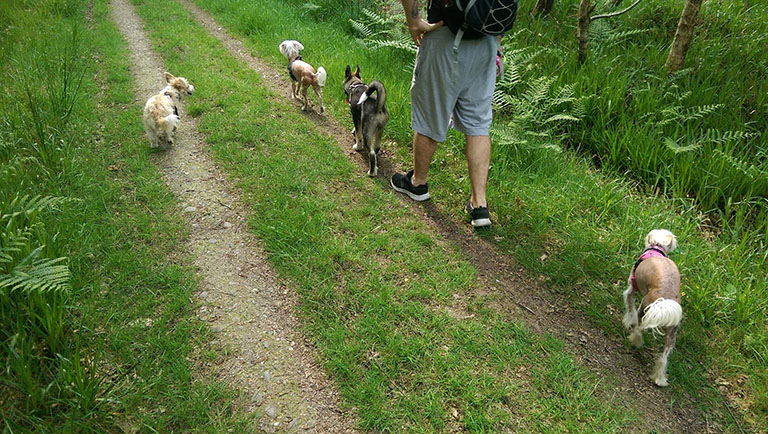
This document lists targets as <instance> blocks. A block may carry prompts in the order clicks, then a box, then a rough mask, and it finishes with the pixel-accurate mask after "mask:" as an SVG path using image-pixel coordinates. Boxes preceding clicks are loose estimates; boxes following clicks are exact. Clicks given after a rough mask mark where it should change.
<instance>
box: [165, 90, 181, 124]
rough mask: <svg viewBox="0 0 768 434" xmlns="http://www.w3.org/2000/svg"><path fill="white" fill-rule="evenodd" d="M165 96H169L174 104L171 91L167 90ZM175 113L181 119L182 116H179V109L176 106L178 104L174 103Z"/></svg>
mask: <svg viewBox="0 0 768 434" xmlns="http://www.w3.org/2000/svg"><path fill="white" fill-rule="evenodd" d="M165 96H167V97H168V99H170V100H171V103H172V104H173V97H172V96H171V94H170V93H168V92H166V93H165ZM173 114H175V115H176V117H178V118H179V119H181V116H179V109H178V108H177V107H176V104H173Z"/></svg>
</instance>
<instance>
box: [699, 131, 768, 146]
mask: <svg viewBox="0 0 768 434" xmlns="http://www.w3.org/2000/svg"><path fill="white" fill-rule="evenodd" d="M757 136H758V134H756V133H750V132H747V131H720V130H714V129H708V130H707V132H706V133H704V134H703V135H702V136H701V137H699V138H697V139H696V140H695V141H694V142H695V143H696V144H699V145H703V144H712V145H724V144H726V143H729V142H732V141H743V140H748V139H752V138H755V137H757Z"/></svg>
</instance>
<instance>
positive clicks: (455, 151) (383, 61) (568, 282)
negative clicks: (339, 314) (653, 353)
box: [196, 0, 768, 431]
mask: <svg viewBox="0 0 768 434" xmlns="http://www.w3.org/2000/svg"><path fill="white" fill-rule="evenodd" d="M196 3H198V4H199V5H201V6H202V7H204V8H206V9H207V10H208V11H209V12H211V13H212V14H214V16H215V17H216V18H217V20H219V22H220V23H222V24H223V25H225V26H226V27H227V28H228V29H230V31H231V32H232V33H233V34H236V35H238V36H239V37H241V38H242V39H243V40H244V41H245V43H246V46H247V47H251V49H252V50H253V51H254V52H255V53H257V55H258V56H260V57H262V58H264V59H266V60H267V61H269V62H270V63H272V64H273V65H275V66H276V67H279V68H280V69H283V68H284V65H285V59H284V58H283V57H282V55H281V54H280V53H279V51H278V50H277V44H279V42H280V41H281V40H283V39H289V38H291V39H299V40H300V41H301V42H302V43H303V44H304V45H305V47H306V50H305V52H304V54H306V56H305V59H307V60H308V61H310V63H312V64H314V65H316V66H317V65H323V66H324V67H325V68H326V69H327V70H328V72H329V79H328V84H327V86H326V90H325V95H324V102H325V103H326V107H327V108H328V112H329V115H332V116H334V117H335V118H337V119H339V120H341V121H343V122H349V113H348V109H347V107H346V105H345V104H343V102H342V101H343V93H342V92H341V77H342V72H341V71H343V69H344V66H345V65H346V64H353V65H354V64H360V65H361V68H362V71H363V78H365V79H372V78H376V79H380V80H382V81H383V82H384V83H385V84H386V85H387V96H388V108H389V112H390V124H389V125H388V126H387V134H388V136H389V138H390V139H392V140H394V142H395V143H393V142H389V143H388V144H387V145H386V146H389V149H390V150H392V151H394V152H395V157H396V160H397V162H399V163H400V164H401V165H402V166H403V167H407V166H409V165H410V164H411V163H410V155H409V152H410V151H409V143H408V142H409V137H410V131H409V129H408V126H407V125H408V118H409V114H410V112H409V110H410V109H409V105H408V101H409V96H408V84H409V82H410V74H411V72H410V68H409V65H408V64H409V60H408V59H406V58H405V57H403V56H402V54H401V53H396V52H392V51H391V50H387V49H383V50H374V49H371V48H368V47H366V46H364V45H363V44H361V43H360V42H359V41H357V40H356V39H355V38H354V37H353V36H352V35H350V34H349V33H348V32H347V30H346V29H345V28H343V27H342V26H340V25H339V24H338V23H337V21H338V20H333V19H331V20H328V21H325V22H318V21H316V20H314V19H313V18H312V16H311V15H312V14H309V13H302V12H297V10H296V8H295V5H291V4H289V3H287V2H281V1H277V0H263V1H260V2H258V3H247V4H245V3H242V2H237V1H235V0H196ZM523 12H525V11H523ZM521 17H522V18H521V19H522V20H524V21H523V22H522V23H521V25H531V26H536V27H537V28H539V27H541V26H546V24H541V23H538V22H534V23H526V22H525V20H527V18H526V17H525V16H521ZM523 67H524V66H523ZM462 154H463V149H462V144H461V142H460V141H459V140H458V139H457V136H455V135H454V136H452V137H451V138H450V139H449V140H448V141H447V142H446V143H444V144H443V145H442V146H441V147H439V148H438V151H437V153H436V155H435V159H434V160H433V164H432V167H431V168H430V184H431V187H432V188H431V189H430V190H431V194H432V197H433V199H432V200H433V201H435V202H436V203H438V204H439V206H440V208H441V209H443V210H445V211H446V212H449V213H454V215H455V217H456V218H457V219H461V218H462V216H461V215H460V213H461V210H462V209H463V205H464V203H465V201H466V198H467V196H468V191H469V182H468V179H467V178H466V176H465V175H464V174H465V173H466V168H465V164H466V163H465V161H464V157H463V155H462ZM491 161H492V165H491V171H490V175H489V177H490V179H489V203H490V205H491V211H492V213H493V217H494V220H495V221H496V223H497V224H496V225H495V227H494V229H493V230H492V231H490V232H489V233H488V237H489V238H490V239H491V240H493V241H494V242H495V243H496V244H497V246H498V247H499V248H501V249H502V250H503V251H507V252H509V253H510V254H514V256H515V258H517V259H518V260H519V261H520V262H521V263H523V264H524V265H525V266H526V267H527V268H528V269H529V270H530V271H531V272H532V273H534V274H540V275H542V276H545V277H546V278H547V279H548V280H549V281H550V282H551V283H552V288H553V289H554V290H556V291H562V292H563V293H565V294H569V295H573V300H574V303H576V304H577V305H579V306H581V307H582V308H583V309H584V310H585V311H586V312H587V314H588V315H589V316H590V318H591V319H592V320H593V321H594V322H595V323H597V324H599V325H600V326H601V327H603V328H604V329H605V330H606V331H607V332H608V333H611V334H614V335H617V334H622V333H623V331H622V327H621V323H620V320H621V309H622V303H621V301H620V294H621V292H622V291H623V290H624V286H625V284H626V283H625V282H626V275H627V273H628V272H629V270H630V268H631V266H632V264H633V262H634V260H635V258H636V256H637V255H638V254H639V252H640V251H641V249H642V237H644V235H645V234H646V233H647V231H648V230H650V229H652V228H656V227H666V228H669V229H672V230H673V231H674V232H675V233H676V234H677V235H678V239H679V240H680V248H679V249H678V251H676V252H675V253H674V254H673V258H674V259H675V261H676V262H677V263H678V265H679V266H680V269H681V271H682V273H683V291H684V297H683V308H684V310H685V320H684V322H683V326H682V327H681V332H680V334H679V337H678V345H677V348H676V350H675V352H674V353H673V355H672V357H671V359H670V360H671V362H670V366H669V370H670V378H671V379H673V380H672V383H671V387H670V390H671V392H672V393H673V394H674V395H676V396H693V397H696V402H697V403H698V405H699V408H700V410H701V411H702V412H704V413H706V414H708V415H710V417H713V418H715V419H719V420H721V421H722V422H723V423H724V424H726V425H728V424H732V423H733V420H732V419H731V418H730V416H729V412H728V410H727V409H725V408H724V407H723V405H722V398H721V397H720V391H718V390H716V389H715V387H714V385H713V380H717V381H716V382H717V383H718V384H719V386H718V387H719V388H720V389H721V390H722V391H725V392H726V393H728V394H729V395H730V396H731V397H733V398H734V400H733V401H732V403H733V404H735V405H738V407H739V409H740V410H741V411H742V412H743V413H742V414H743V415H744V417H745V418H746V419H747V420H748V421H749V422H750V423H752V424H753V427H754V428H755V429H756V430H758V431H759V430H764V429H765V427H766V426H768V422H767V421H766V414H767V413H766V408H768V359H766V351H765V348H768V333H766V320H765V316H764V315H763V314H762V312H764V309H765V300H766V299H768V292H767V291H768V284H766V281H765V275H766V274H765V273H766V268H765V267H766V265H765V261H764V259H765V258H764V256H762V255H764V254H765V253H764V252H763V253H761V252H757V251H754V249H753V246H750V245H748V244H746V243H743V242H740V241H739V240H740V238H739V237H740V236H739V235H738V234H736V233H733V234H732V233H730V232H728V231H724V232H723V233H722V234H721V235H720V236H719V237H717V238H714V237H712V236H711V235H710V234H706V233H705V234H702V217H701V215H700V214H699V213H698V212H697V210H696V209H695V208H694V207H693V206H692V205H691V204H690V202H688V201H685V200H665V199H659V198H653V197H651V198H648V197H645V196H643V195H641V194H638V193H637V188H636V186H634V185H632V184H631V183H630V182H627V181H625V180H623V179H617V178H612V177H610V176H606V175H604V174H602V173H600V172H596V171H595V170H593V169H592V168H591V165H590V164H589V162H586V161H584V160H582V159H581V158H579V157H577V156H574V155H573V154H572V153H568V152H566V153H562V154H557V153H554V152H551V151H549V150H546V149H529V148H526V147H517V148H515V147H504V146H495V147H494V150H493V157H492V160H491ZM657 345H658V341H657ZM724 348H727V350H724ZM733 428H734V429H737V427H736V426H735V425H733Z"/></svg>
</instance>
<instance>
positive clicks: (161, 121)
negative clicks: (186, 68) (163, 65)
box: [144, 72, 195, 150]
mask: <svg viewBox="0 0 768 434" xmlns="http://www.w3.org/2000/svg"><path fill="white" fill-rule="evenodd" d="M165 82H166V86H165V87H164V88H163V90H161V91H160V93H158V94H157V95H154V96H152V97H150V98H149V99H148V100H147V103H146V104H144V129H145V130H146V131H147V136H149V145H150V147H152V148H157V147H158V146H159V147H160V148H161V149H163V150H165V149H168V148H169V147H170V146H171V145H173V141H174V138H175V133H176V126H177V125H178V123H179V110H178V109H177V108H176V104H177V103H179V102H180V101H181V96H182V95H191V94H192V92H193V91H194V90H195V87H194V86H192V85H191V84H190V83H189V82H188V81H187V79H185V78H184V77H174V76H173V75H172V74H170V73H168V72H166V73H165Z"/></svg>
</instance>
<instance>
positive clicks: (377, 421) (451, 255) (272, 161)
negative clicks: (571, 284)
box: [134, 1, 638, 432]
mask: <svg viewBox="0 0 768 434" xmlns="http://www.w3.org/2000/svg"><path fill="white" fill-rule="evenodd" d="M134 3H135V4H136V5H137V10H138V12H139V14H140V15H141V16H142V17H143V18H144V22H145V23H146V26H147V28H148V31H149V33H150V37H151V39H152V40H153V43H154V46H155V48H156V50H157V51H158V52H160V53H161V54H162V55H163V56H164V58H165V59H166V60H167V62H168V67H169V68H171V69H172V70H173V71H175V72H178V73H179V74H183V75H185V76H187V77H191V79H192V80H194V83H195V87H196V94H195V98H193V99H191V100H190V101H189V102H188V104H189V108H190V112H192V113H195V114H196V115H197V116H198V122H199V127H200V129H201V131H202V132H203V133H204V134H205V136H206V141H207V142H208V144H209V146H210V148H211V152H212V153H213V155H214V157H215V158H216V160H217V161H218V162H219V164H221V165H222V166H223V167H224V168H225V169H226V171H227V172H228V173H230V175H231V177H232V179H234V180H235V181H236V182H237V185H238V187H239V188H240V189H241V190H242V192H243V197H244V200H245V201H246V203H247V204H248V205H249V206H250V208H251V209H252V213H253V216H252V218H251V220H250V225H251V228H252V229H253V231H254V232H255V233H256V234H257V235H258V236H259V237H260V238H261V239H262V240H264V242H265V245H266V249H267V253H268V255H269V258H270V261H271V262H272V263H274V264H275V266H276V267H277V269H278V270H279V272H280V273H281V274H282V275H284V276H286V277H288V278H290V279H291V280H292V281H293V282H294V283H295V284H296V286H297V290H298V292H299V295H300V310H301V312H300V313H301V317H302V319H303V321H304V323H305V325H306V328H307V331H308V333H309V334H310V336H312V338H313V339H314V340H315V341H316V342H317V343H318V347H319V349H320V353H321V360H322V362H323V365H324V366H325V367H326V369H327V370H328V371H329V372H331V373H332V375H333V377H334V378H335V379H336V381H337V384H338V385H339V388H340V391H341V393H342V395H343V397H344V403H345V405H347V406H352V407H355V408H356V409H357V414H358V415H359V423H360V425H361V427H362V428H364V429H370V430H376V431H402V430H407V431H414V432H431V431H447V430H452V429H464V430H470V431H475V432H483V431H498V430H504V429H509V430H518V431H541V430H545V429H558V430H569V429H578V430H580V431H587V432H605V431H621V430H624V429H628V427H630V426H633V425H632V424H635V423H637V422H638V420H637V417H636V415H634V413H633V412H631V411H629V410H627V409H626V408H624V407H623V405H618V404H617V403H616V402H614V401H611V400H610V399H606V398H607V396H608V395H609V394H610V392H609V391H610V390H611V386H612V385H613V384H614V380H612V379H611V378H610V375H608V376H607V377H606V378H603V379H598V378H596V377H595V376H593V375H591V374H589V373H588V372H586V370H585V369H584V368H583V367H580V366H579V365H578V364H576V363H575V362H574V361H573V359H572V358H571V357H570V356H569V355H567V353H566V352H565V351H564V349H563V347H562V343H561V342H559V341H557V340H555V339H551V338H548V337H544V336H538V335H535V334H532V333H530V332H528V331H526V330H525V329H524V328H522V327H520V326H519V325H516V324H512V323H509V322H508V321H507V320H506V319H505V318H503V317H501V316H499V315H498V314H496V313H494V312H493V311H491V310H489V309H488V308H487V307H486V305H487V300H484V299H482V298H478V297H476V296H474V295H473V294H475V292H474V290H473V289H474V288H473V285H474V284H475V283H474V282H475V270H474V269H473V268H472V267H471V265H470V264H468V263H467V262H466V261H465V260H464V259H462V256H461V255H460V253H458V252H457V251H456V250H455V249H454V248H453V247H452V246H450V245H446V244H445V242H443V241H442V240H441V238H440V236H439V235H437V234H435V233H434V232H433V231H432V230H430V229H429V227H428V226H427V225H426V224H425V223H424V222H423V221H422V220H421V219H420V218H418V217H416V216H413V215H412V214H411V213H410V212H408V211H407V210H404V209H403V207H402V202H401V201H400V200H399V199H398V198H397V197H396V196H395V195H394V194H392V193H391V192H390V191H389V190H386V189H383V188H381V186H380V185H378V184H376V183H373V182H371V181H370V180H369V179H368V178H367V177H366V176H365V175H364V173H362V172H361V171H360V170H359V168H358V167H357V166H356V165H354V164H353V163H352V162H350V161H349V160H348V159H347V158H346V157H345V156H344V155H343V153H342V152H339V149H338V145H337V144H336V143H335V142H334V141H333V139H332V138H330V137H328V136H327V135H326V134H324V133H323V132H322V131H318V128H317V127H316V126H315V125H314V124H313V123H312V122H311V121H310V120H308V119H307V118H306V117H305V116H303V115H302V114H301V113H299V112H298V111H297V110H296V108H295V107H294V106H293V105H291V104H290V103H288V102H287V101H284V100H281V99H279V98H278V97H277V96H275V95H274V94H271V93H270V92H268V91H266V90H264V88H263V85H262V80H261V78H260V76H259V75H257V74H256V73H255V72H253V71H250V70H248V69H247V68H246V67H245V66H244V65H243V64H242V63H240V62H238V61H236V60H234V59H233V58H232V56H231V55H229V54H228V53H227V52H226V50H225V49H224V48H223V46H221V44H220V43H219V42H218V41H216V40H215V39H213V37H212V36H210V35H209V34H207V32H205V31H204V30H203V29H202V28H201V27H200V26H199V25H196V24H195V23H194V20H193V19H192V17H191V16H190V15H189V14H188V13H187V12H186V11H185V10H184V9H183V8H180V7H177V6H174V5H169V6H168V7H167V8H158V7H157V6H156V5H154V4H150V3H148V2H143V1H135V2H134ZM271 6H272V5H270V7H266V6H261V7H260V8H259V9H263V11H262V13H263V14H269V15H277V16H282V15H283V14H282V12H283V11H286V14H285V17H286V18H285V20H286V22H287V21H288V14H287V11H288V9H286V6H285V5H282V4H279V3H277V2H276V3H275V4H274V6H275V8H277V9H272V8H271ZM235 14H237V13H236V12H235ZM291 19H293V18H291ZM277 22H281V21H279V20H275V19H273V20H272V24H270V23H269V22H267V21H265V24H264V25H265V26H266V27H267V29H266V31H269V29H268V28H269V26H270V25H275V23H277ZM285 25H286V26H287V24H285ZM322 30H325V29H319V31H322ZM328 30H329V31H333V29H328ZM279 42H280V41H277V42H275V43H274V45H273V44H271V43H270V44H268V45H269V46H270V47H271V49H273V50H274V51H275V53H277V44H278V43H279ZM278 55H279V53H278ZM313 63H315V64H317V65H321V64H323V62H314V61H313ZM332 77H335V76H333V75H332ZM333 80H335V82H336V84H338V93H339V94H341V86H340V80H341V77H340V76H339V77H335V78H334V79H333ZM329 82H331V79H329ZM332 86H333V85H332V84H330V85H329V87H328V88H327V92H328V93H327V95H330V94H333V92H334V91H332V90H329V89H333V87H332ZM340 105H341V98H339V101H338V104H337V103H332V104H331V107H333V110H335V111H336V112H337V113H338V115H339V116H341V114H342V110H341V108H342V107H341V106H340ZM213 107H216V108H217V109H216V110H214V109H212V108H213ZM286 126H290V127H286ZM457 298H458V299H464V298H469V301H468V302H466V303H458V302H457V301H456V300H457ZM455 309H458V310H460V311H463V312H466V314H467V315H473V316H471V317H469V318H466V319H460V318H456V317H455V315H451V312H452V311H453V310H455ZM555 380H557V381H555ZM576 396H578V397H579V399H573V398H574V397H576Z"/></svg>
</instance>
